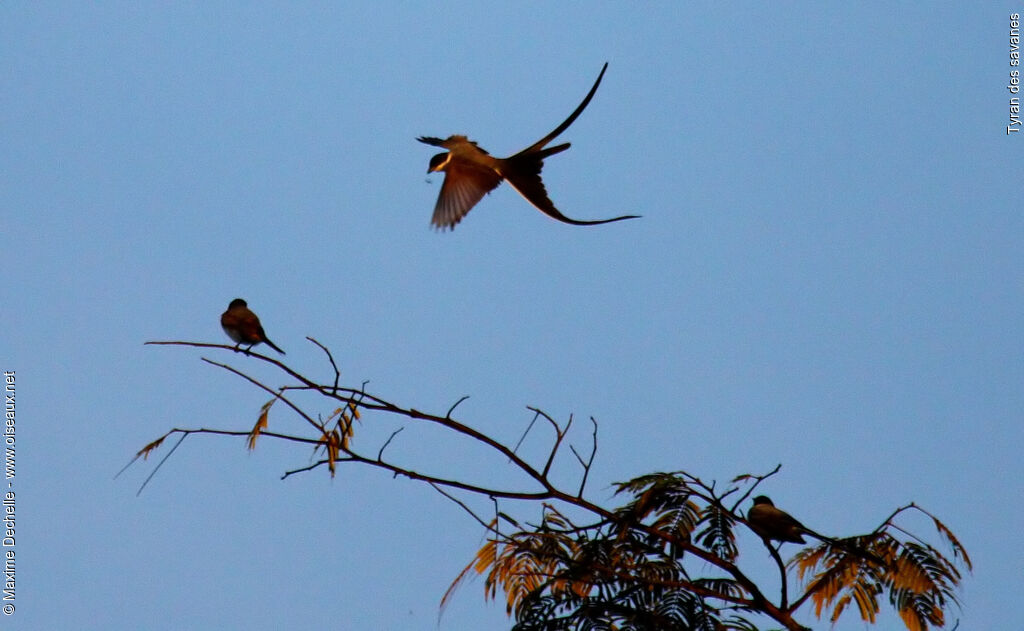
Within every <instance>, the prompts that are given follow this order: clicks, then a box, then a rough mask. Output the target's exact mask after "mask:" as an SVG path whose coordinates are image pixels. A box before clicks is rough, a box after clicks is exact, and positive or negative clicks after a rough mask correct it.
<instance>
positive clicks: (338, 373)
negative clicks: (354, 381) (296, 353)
mask: <svg viewBox="0 0 1024 631" xmlns="http://www.w3.org/2000/svg"><path fill="white" fill-rule="evenodd" d="M306 339H307V340H309V341H310V342H313V343H314V344H316V345H317V346H319V347H320V350H322V351H323V352H324V353H327V359H329V360H330V362H331V367H332V368H334V391H335V392H337V391H338V380H339V379H341V371H340V370H338V364H336V363H334V355H331V351H330V349H328V348H327V347H326V346H324V345H323V344H321V343H320V342H319V341H317V340H316V338H312V337H309V336H308V335H307V336H306Z"/></svg>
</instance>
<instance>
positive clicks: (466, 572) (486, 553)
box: [440, 519, 498, 611]
mask: <svg viewBox="0 0 1024 631" xmlns="http://www.w3.org/2000/svg"><path fill="white" fill-rule="evenodd" d="M497 523H498V520H497V519H493V520H491V523H490V524H488V530H493V529H494V528H496V527H497ZM496 546H497V542H495V541H494V540H491V539H489V540H488V541H487V543H485V544H484V545H483V547H481V548H480V549H479V550H477V553H476V555H474V556H473V559H472V560H471V561H470V562H469V563H467V564H466V567H464V568H462V571H461V572H459V575H458V576H456V577H455V580H454V581H452V584H451V585H449V586H448V589H447V590H445V592H444V596H442V597H441V606H440V608H441V611H444V608H445V606H446V605H447V604H448V599H449V598H450V597H451V596H452V595H453V594H454V593H455V590H456V589H457V588H458V587H459V585H461V584H462V582H463V581H464V580H465V579H466V577H467V576H471V574H470V571H471V570H476V573H477V574H483V573H484V572H485V571H486V570H487V568H488V567H490V566H491V565H493V564H494V557H495V550H496Z"/></svg>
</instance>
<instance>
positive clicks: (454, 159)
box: [417, 62, 638, 230]
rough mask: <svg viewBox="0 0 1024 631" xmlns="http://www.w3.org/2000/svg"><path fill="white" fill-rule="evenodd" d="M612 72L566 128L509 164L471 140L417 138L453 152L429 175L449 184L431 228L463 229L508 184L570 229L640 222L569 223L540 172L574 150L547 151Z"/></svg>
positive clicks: (436, 160)
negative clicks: (481, 205)
mask: <svg viewBox="0 0 1024 631" xmlns="http://www.w3.org/2000/svg"><path fill="white" fill-rule="evenodd" d="M607 69H608V63H607V62H606V63H605V64H604V66H603V67H602V68H601V74H599V75H597V81H595V82H594V87H592V88H590V92H588V93H587V96H586V98H584V99H583V102H582V103H580V104H579V107H577V108H576V111H574V112H573V113H572V114H570V115H569V118H567V119H565V122H563V123H562V124H561V125H559V126H558V127H556V128H555V130H554V131H552V132H551V133H550V134H548V135H547V136H544V137H543V138H541V139H540V140H538V141H537V142H535V143H533V144H532V145H530V146H529V147H527V148H526V149H523V150H522V151H520V152H519V153H517V154H515V155H513V156H510V157H508V158H495V157H494V156H492V155H491V154H489V153H487V151H485V150H484V149H481V148H480V147H479V146H478V145H477V144H476V143H475V142H473V141H472V140H470V139H469V138H467V137H466V136H461V135H455V136H449V137H448V138H445V139H444V140H442V139H440V138H434V137H432V136H421V137H419V138H417V140H419V141H420V142H422V143H426V144H428V145H433V146H435V147H444V148H445V149H447V150H448V152H447V153H439V154H437V155H435V156H434V157H433V158H431V159H430V167H429V168H428V169H427V173H435V172H437V171H444V172H445V177H444V183H443V184H442V185H441V193H440V195H438V197H437V204H436V205H435V206H434V216H433V218H432V219H431V220H430V222H431V223H432V224H433V225H434V226H435V227H437V228H440V229H442V230H443V229H445V228H449V229H454V228H455V224H457V223H459V222H460V221H461V220H462V218H463V217H465V216H466V213H468V212H469V211H470V210H471V209H472V208H473V206H475V205H476V203H477V202H479V201H480V199H481V198H482V197H483V196H484V195H485V194H487V193H490V192H491V191H492V190H494V189H495V188H496V187H497V186H498V185H499V184H501V182H502V180H507V181H508V183H509V184H511V185H512V188H514V189H516V191H517V192H518V193H519V194H520V195H522V196H523V197H525V198H526V201H528V202H530V203H531V204H533V205H534V206H535V207H536V208H537V209H538V210H540V211H541V212H543V213H544V214H546V215H547V216H549V217H551V218H552V219H557V220H558V221H562V222H565V223H568V224H573V225H576V226H592V225H596V224H602V223H609V222H612V221H621V220H623V219H635V218H636V217H638V215H623V216H622V217H614V218H612V219H599V220H596V221H581V220H579V219H572V218H569V217H566V216H565V215H563V214H562V213H560V212H558V209H557V208H555V205H554V204H553V203H552V202H551V200H550V199H548V194H547V191H546V190H545V189H544V182H542V181H541V179H540V170H541V168H542V167H543V166H544V159H545V158H547V157H548V156H552V155H554V154H556V153H559V152H562V151H565V150H566V149H568V148H569V143H563V144H560V145H555V146H554V147H548V148H545V145H547V144H548V143H549V142H551V141H552V140H554V139H555V138H556V137H557V136H558V135H559V134H561V133H562V132H563V131H565V130H566V129H568V128H569V125H572V123H573V121H575V120H576V118H577V117H578V116H579V115H580V114H581V113H582V112H583V110H584V109H585V108H586V107H587V104H588V103H590V99H592V98H594V93H595V92H597V86H599V85H601V78H602V77H604V71H605V70H607Z"/></svg>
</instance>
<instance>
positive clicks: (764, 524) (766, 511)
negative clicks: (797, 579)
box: [747, 495, 886, 566]
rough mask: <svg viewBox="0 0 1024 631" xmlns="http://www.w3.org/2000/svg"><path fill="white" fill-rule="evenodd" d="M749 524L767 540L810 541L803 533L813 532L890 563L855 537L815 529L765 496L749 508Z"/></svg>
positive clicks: (838, 545) (846, 549)
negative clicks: (832, 535)
mask: <svg viewBox="0 0 1024 631" xmlns="http://www.w3.org/2000/svg"><path fill="white" fill-rule="evenodd" d="M747 523H748V524H750V528H751V529H752V530H753V531H754V532H756V533H757V534H758V535H760V536H761V538H762V539H764V540H765V541H769V540H775V541H779V542H789V543H806V541H805V540H804V538H803V535H809V536H811V537H814V538H815V539H819V540H821V541H824V542H826V543H829V544H831V545H832V546H833V547H836V548H840V549H842V550H843V551H844V552H847V553H849V554H852V555H854V556H857V557H859V558H861V559H863V560H865V561H869V562H871V563H874V564H876V565H878V566H885V564H886V563H885V561H884V560H883V559H882V558H881V557H879V556H878V555H877V554H874V553H872V552H869V551H868V550H867V549H865V544H864V542H859V543H858V542H855V541H854V540H852V539H833V538H832V537H826V536H825V535H822V534H819V533H817V532H814V531H813V530H811V529H810V528H808V527H807V526H804V525H803V524H801V523H800V522H799V521H797V520H796V518H795V517H793V516H792V515H790V514H789V513H787V512H786V511H784V510H781V509H778V508H775V504H772V501H771V500H770V499H768V498H767V497H766V496H764V495H758V496H757V497H755V498H754V505H753V506H751V507H750V510H748V511H747Z"/></svg>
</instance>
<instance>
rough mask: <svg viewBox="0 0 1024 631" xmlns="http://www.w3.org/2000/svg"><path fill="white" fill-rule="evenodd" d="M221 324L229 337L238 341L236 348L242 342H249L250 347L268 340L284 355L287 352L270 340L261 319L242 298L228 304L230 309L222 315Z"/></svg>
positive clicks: (271, 345)
mask: <svg viewBox="0 0 1024 631" xmlns="http://www.w3.org/2000/svg"><path fill="white" fill-rule="evenodd" d="M220 325H221V327H223V328H224V332H225V333H227V334H228V337H230V338H231V339H232V340H234V341H235V342H237V344H236V345H235V348H238V347H239V346H240V345H242V344H247V345H248V346H249V348H252V347H253V346H255V345H256V344H259V343H260V342H266V343H267V346H269V347H270V348H272V349H274V350H275V351H277V352H278V353H281V354H282V355H284V354H285V352H284V351H282V350H281V349H280V348H278V347H277V345H276V344H274V343H273V342H271V341H270V338H268V337H267V334H266V333H264V331H263V325H261V324H260V319H259V318H257V317H256V314H255V313H253V312H252V311H250V310H249V306H248V305H247V304H246V303H245V301H244V300H242V299H241V298H235V299H234V300H232V301H231V304H230V305H228V310H227V311H225V312H224V313H222V314H221V316H220Z"/></svg>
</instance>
